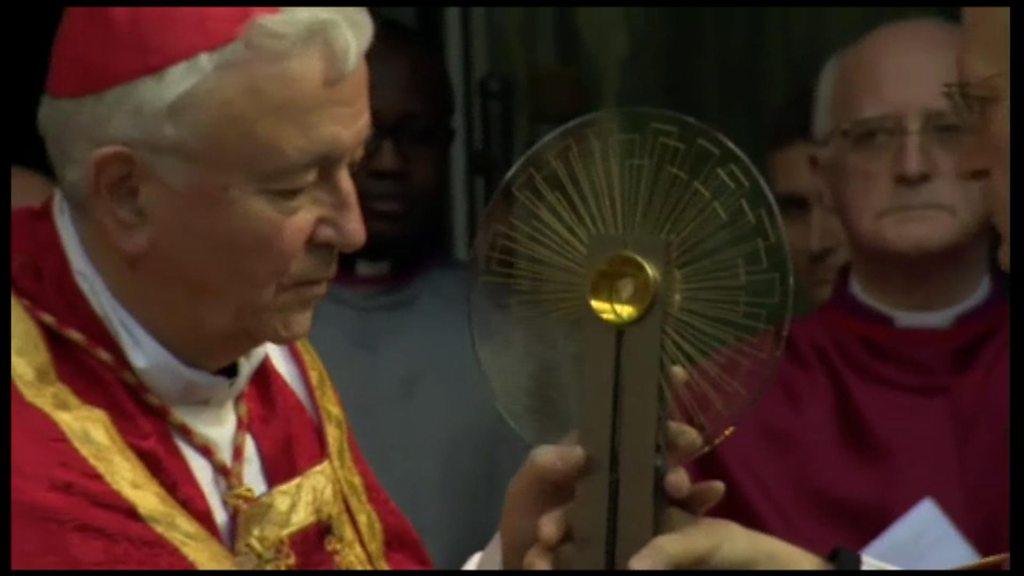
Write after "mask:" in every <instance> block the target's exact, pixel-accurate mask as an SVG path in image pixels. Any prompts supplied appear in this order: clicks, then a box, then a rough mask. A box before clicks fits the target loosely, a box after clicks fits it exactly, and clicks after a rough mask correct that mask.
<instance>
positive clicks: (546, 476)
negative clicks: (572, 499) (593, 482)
mask: <svg viewBox="0 0 1024 576" xmlns="http://www.w3.org/2000/svg"><path fill="white" fill-rule="evenodd" d="M585 463H586V453H584V451H583V448H582V447H581V446H579V445H558V444H544V445H541V446H538V447H536V448H534V449H533V450H531V451H530V455H529V456H528V457H527V459H526V465H525V466H526V469H527V478H529V479H533V480H535V481H537V482H540V483H541V484H547V483H553V484H555V485H572V484H574V483H575V482H576V479H577V478H578V477H579V475H580V473H581V472H582V471H583V465H584V464H585Z"/></svg>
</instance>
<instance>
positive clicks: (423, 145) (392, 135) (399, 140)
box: [366, 122, 453, 156]
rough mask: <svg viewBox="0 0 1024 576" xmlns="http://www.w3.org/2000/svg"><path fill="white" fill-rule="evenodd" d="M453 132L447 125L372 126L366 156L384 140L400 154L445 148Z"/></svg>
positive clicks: (413, 123)
mask: <svg viewBox="0 0 1024 576" xmlns="http://www.w3.org/2000/svg"><path fill="white" fill-rule="evenodd" d="M452 135H453V131H452V128H451V126H448V125H447V124H431V123H419V122H411V123H400V124H397V125H395V126H374V128H373V134H372V135H371V136H370V139H369V140H368V141H367V142H366V156H372V155H373V154H375V153H376V152H377V151H378V150H379V149H380V146H381V144H383V143H384V141H385V140H390V141H391V142H392V143H393V144H394V145H395V146H396V147H397V148H398V150H399V152H401V153H402V154H409V153H410V152H422V151H424V150H429V149H432V148H442V147H444V148H446V147H447V146H448V144H449V143H450V142H451V139H452Z"/></svg>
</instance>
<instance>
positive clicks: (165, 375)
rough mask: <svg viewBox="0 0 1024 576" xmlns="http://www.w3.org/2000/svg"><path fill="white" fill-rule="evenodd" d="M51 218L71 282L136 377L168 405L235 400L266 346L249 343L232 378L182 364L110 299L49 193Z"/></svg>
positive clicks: (66, 213) (61, 206)
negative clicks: (115, 342)
mask: <svg viewBox="0 0 1024 576" xmlns="http://www.w3.org/2000/svg"><path fill="white" fill-rule="evenodd" d="M53 219H54V222H55V223H56V226H57V233H58V235H59V236H60V240H61V244H63V246H64V253H65V254H66V255H67V257H68V261H69V262H70V264H71V270H72V272H73V273H74V277H75V282H76V283H77V284H78V287H79V288H80V289H81V290H82V293H83V294H85V298H86V299H87V300H88V301H89V304H90V305H92V309H93V310H94V311H95V312H96V314H97V315H99V317H100V319H101V320H102V321H103V323H104V324H105V325H106V327H107V329H108V330H110V333H111V334H112V335H113V336H114V339H115V340H117V343H118V344H120V346H121V349H122V350H123V351H124V354H125V357H126V358H127V359H128V362H129V364H131V367H132V369H133V370H134V371H135V374H136V375H138V377H139V379H140V380H142V382H143V383H144V384H145V385H146V386H147V387H148V388H149V389H150V390H152V391H153V393H154V394H156V395H157V396H158V397H160V399H161V400H163V401H164V402H165V403H167V404H168V405H171V406H174V405H182V404H185V405H189V404H208V405H214V404H221V403H225V402H229V401H232V400H234V399H235V397H237V396H238V395H239V394H240V393H241V392H242V391H243V390H244V389H245V385H246V383H247V382H248V381H249V378H250V377H251V376H252V374H253V372H255V371H256V368H258V367H259V365H260V363H262V362H263V359H264V358H265V357H266V354H267V350H266V348H267V345H266V344H263V345H260V346H258V347H256V348H254V349H253V350H252V351H250V352H249V353H247V354H245V355H244V356H242V357H241V358H239V360H238V366H237V367H238V370H237V373H236V375H235V377H234V378H227V377H224V376H219V375H216V374H211V373H209V372H205V371H203V370H198V369H196V368H192V367H191V366H187V365H185V364H184V363H182V362H181V361H180V360H178V359H177V358H175V357H174V356H173V355H172V354H171V353H170V352H168V351H167V349H166V348H164V347H163V346H162V345H161V344H160V343H159V342H157V341H156V339H154V338H153V337H152V336H151V335H150V334H149V332H147V331H146V329H145V328H143V327H142V326H141V325H140V324H139V323H138V322H137V321H136V320H135V319H134V318H132V316H131V314H129V313H128V311H127V310H125V309H124V307H123V306H121V304H120V303H119V302H118V301H117V299H115V298H114V295H113V294H111V293H110V289H109V288H107V285H106V284H105V283H104V282H103V279H102V278H101V277H100V275H99V272H97V271H96V269H95V268H94V267H93V265H92V262H90V261H89V257H88V255H87V254H86V253H85V249H84V248H83V246H82V243H81V240H80V239H79V237H78V233H77V231H76V230H75V225H74V221H73V220H72V218H71V213H70V210H69V207H68V205H67V202H66V201H65V200H64V199H63V198H62V194H60V193H57V194H54V198H53Z"/></svg>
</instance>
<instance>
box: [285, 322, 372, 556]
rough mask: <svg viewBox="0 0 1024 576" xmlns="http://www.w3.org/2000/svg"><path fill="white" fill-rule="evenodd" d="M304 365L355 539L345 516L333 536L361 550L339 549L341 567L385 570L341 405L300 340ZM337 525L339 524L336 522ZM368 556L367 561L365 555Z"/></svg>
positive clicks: (321, 368) (309, 347)
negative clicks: (353, 522)
mask: <svg viewBox="0 0 1024 576" xmlns="http://www.w3.org/2000/svg"><path fill="white" fill-rule="evenodd" d="M297 348H298V350H299V353H300V354H301V356H302V360H303V363H304V364H305V365H306V372H307V374H308V375H309V380H310V384H311V387H312V389H313V394H314V395H315V396H316V400H317V405H318V406H319V407H320V421H321V426H322V427H323V429H324V431H325V436H326V438H327V450H328V452H329V454H330V461H331V463H332V464H333V465H334V467H335V473H336V474H337V477H338V479H339V480H340V482H341V488H342V493H343V496H344V503H345V507H346V508H347V510H348V512H349V514H351V515H352V516H353V517H354V518H355V524H356V527H357V528H358V536H357V535H356V534H355V533H354V528H353V526H352V525H351V519H350V518H349V514H342V515H339V516H336V517H335V520H336V522H335V524H334V530H335V532H334V533H335V536H336V537H340V538H341V541H342V542H357V541H360V540H361V541H362V543H363V546H365V547H366V549H365V550H364V549H363V547H362V546H351V545H350V546H342V547H341V548H342V549H344V550H345V553H344V554H343V556H344V557H345V562H344V563H343V566H342V567H353V568H355V567H365V568H373V569H378V570H381V569H387V568H388V564H387V558H386V556H385V552H384V529H383V527H382V526H381V523H380V518H378V517H377V513H376V511H375V510H374V509H373V506H372V505H371V504H370V501H369V499H368V498H367V495H366V487H365V486H364V485H363V478H362V476H361V475H360V474H359V470H358V469H357V468H356V466H355V462H354V460H353V459H352V454H351V453H350V451H349V445H348V427H347V424H346V421H345V414H344V412H342V408H341V404H340V403H339V402H338V400H337V397H336V396H335V392H334V385H333V384H332V383H331V379H330V377H329V376H328V374H327V371H326V370H325V369H324V366H323V364H322V363H321V362H320V358H319V357H318V356H317V355H316V351H314V350H313V347H312V345H311V344H310V343H309V342H308V341H306V340H303V341H301V342H299V344H298V346H297ZM337 521H340V524H339V522H337ZM367 553H369V557H368V558H367V557H366V554H367Z"/></svg>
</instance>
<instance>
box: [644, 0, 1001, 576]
mask: <svg viewBox="0 0 1024 576" xmlns="http://www.w3.org/2000/svg"><path fill="white" fill-rule="evenodd" d="M959 41H960V33H959V30H958V29H957V27H956V26H954V25H952V24H949V23H946V22H943V21H938V20H934V19H915V20H907V21H900V22H894V23H890V24H887V25H884V26H882V27H879V28H877V29H875V30H873V31H871V32H870V33H868V34H867V35H865V36H864V37H862V38H861V39H860V40H859V41H857V42H856V43H855V44H853V45H852V46H850V47H848V48H846V49H845V50H843V51H842V52H840V53H839V54H838V55H837V56H835V57H834V58H833V59H831V60H830V61H829V63H828V64H827V65H826V66H825V67H824V68H823V70H822V73H821V75H820V76H819V85H818V91H817V92H818V93H817V98H816V102H815V114H814V119H815V134H816V136H817V137H818V138H819V139H820V140H821V141H822V142H821V147H820V150H819V151H818V154H817V155H816V161H815V170H817V171H819V172H820V174H821V176H822V177H823V178H824V179H825V182H826V186H827V197H828V198H829V200H830V202H831V204H832V205H833V206H834V207H835V209H836V211H837V213H838V215H839V218H840V220H841V221H842V223H843V225H844V227H845V229H846V233H847V237H848V239H849V250H850V256H851V263H850V266H849V268H848V270H847V271H845V272H844V273H843V274H841V276H840V278H839V280H838V282H837V284H836V287H835V292H834V294H833V296H832V297H831V299H830V300H829V301H828V302H827V303H826V304H825V305H824V306H822V307H821V308H819V309H818V310H817V311H816V312H815V313H813V314H811V315H809V316H807V317H805V318H803V319H801V320H799V321H797V322H795V323H794V324H793V326H792V329H791V332H790V338H789V342H788V347H787V350H786V352H785V355H784V357H783V360H782V363H781V365H780V370H779V375H778V380H777V382H776V385H775V386H774V387H773V388H772V389H770V390H769V391H768V392H767V393H766V394H765V396H764V398H762V400H761V401H760V402H759V404H758V405H757V406H756V407H755V408H754V409H753V410H752V412H751V414H750V415H749V416H748V417H747V418H746V419H745V420H744V421H742V422H741V424H740V425H739V426H738V427H737V430H736V432H735V433H734V434H733V435H732V437H731V438H730V439H729V440H727V441H726V442H724V443H722V444H721V445H720V446H718V447H717V448H716V449H715V451H714V452H712V453H711V454H709V455H708V457H706V458H704V459H701V460H698V461H697V462H695V463H694V465H693V472H694V478H695V479H697V478H719V479H722V480H724V481H725V483H726V486H727V490H726V494H725V497H724V499H723V501H722V502H721V504H720V505H719V506H718V507H717V508H716V509H714V510H712V511H711V514H712V515H714V516H717V517H715V518H712V517H704V518H700V519H694V520H693V521H692V522H691V523H690V524H689V525H687V526H686V527H684V528H683V529H681V530H679V531H676V532H674V533H672V534H669V535H665V536H661V537H659V538H658V539H657V540H656V542H655V544H654V545H652V546H650V547H649V548H648V553H647V554H646V555H645V556H643V557H641V558H637V559H634V560H635V565H636V566H637V567H646V568H655V567H660V568H796V567H807V568H827V567H837V568H854V569H857V568H867V567H885V565H886V563H885V561H887V560H888V561H889V562H893V563H895V564H897V565H900V566H902V567H905V568H914V567H917V568H921V567H932V568H949V567H953V566H955V565H959V564H962V563H966V562H969V561H971V560H973V559H976V556H975V555H974V554H971V550H970V548H971V547H973V550H974V551H976V552H977V553H979V554H980V555H982V556H987V555H993V554H998V553H1002V552H1005V551H1006V550H1008V549H1009V408H1008V406H1009V402H1008V400H1009V352H1010V349H1009V303H1008V301H1007V297H1006V293H1005V287H1004V285H1003V283H1004V282H1003V279H1002V278H1000V277H998V276H997V275H996V274H994V273H993V272H992V271H991V270H990V269H989V264H988V262H989V258H988V248H989V242H990V241H991V239H992V238H991V230H990V228H989V224H988V212H987V210H986V209H985V207H984V203H983V202H982V201H981V194H982V191H981V190H982V188H981V187H982V183H983V179H984V177H985V176H986V175H985V174H980V173H979V174H971V175H969V176H970V177H967V176H965V175H963V173H962V171H958V162H959V160H960V157H961V154H963V152H964V149H965V146H967V145H968V143H969V142H970V138H969V134H968V127H967V126H965V124H964V122H963V119H962V117H961V115H959V114H954V113H953V111H951V110H950V109H949V106H948V105H947V103H946V102H945V100H944V98H943V95H942V87H943V85H944V84H946V83H948V82H952V81H954V80H955V78H956V51H957V46H958V43H959ZM929 498H930V500H928V499H929ZM932 504H935V505H936V506H932ZM916 505H921V506H922V507H921V508H917V510H924V509H930V510H931V511H932V512H933V513H934V515H933V516H932V519H931V520H929V521H928V522H927V523H926V524H927V526H928V527H934V525H936V524H940V523H942V520H941V519H937V518H939V517H940V515H945V516H946V517H948V519H949V522H950V523H951V524H952V525H954V526H955V527H956V529H957V531H959V533H961V534H962V535H963V538H964V539H965V540H966V541H967V542H968V543H969V546H965V545H963V543H962V542H960V543H959V544H960V545H961V546H960V547H961V548H963V550H964V552H963V554H962V555H952V554H950V552H951V551H952V550H953V549H954V548H955V546H954V545H953V544H949V545H943V546H941V547H938V548H936V547H934V546H933V547H932V548H930V549H925V550H920V549H913V548H914V546H915V544H910V545H909V548H910V549H912V550H908V545H906V544H904V546H903V552H908V551H909V552H913V553H915V554H911V555H906V556H900V557H899V558H897V557H896V556H890V555H889V554H873V555H874V556H875V558H869V557H868V555H867V554H861V553H858V552H855V551H856V550H864V549H865V547H867V545H868V544H869V543H872V541H873V540H874V539H875V538H876V537H877V536H879V535H880V534H882V533H883V531H884V530H885V529H886V528H887V527H889V526H890V525H892V524H893V523H894V522H895V521H896V520H897V519H899V518H900V517H901V515H903V514H904V513H906V512H907V511H908V510H910V509H912V508H914V507H915V506H916ZM936 509H937V510H939V511H940V512H939V513H935V510H936ZM908 526H909V527H911V528H914V526H915V525H913V524H901V527H903V528H907V527H908ZM920 527H921V525H920V524H917V525H916V528H914V529H916V530H918V531H917V532H914V534H915V536H911V537H910V540H911V541H913V539H914V538H915V537H916V538H918V539H919V540H920V539H921V532H920ZM769 534H770V535H769ZM906 534H907V533H906V532H904V535H906ZM918 545H919V544H918ZM879 549H880V548H872V549H869V551H871V552H874V550H879ZM890 551H891V549H890ZM914 555H916V556H917V560H916V561H917V562H918V564H916V565H915V564H914V563H913V561H911V557H912V556H914ZM826 557H827V558H828V560H827V561H826V559H825V558H826ZM880 561H881V562H880Z"/></svg>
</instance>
